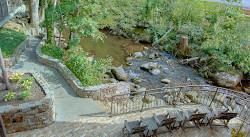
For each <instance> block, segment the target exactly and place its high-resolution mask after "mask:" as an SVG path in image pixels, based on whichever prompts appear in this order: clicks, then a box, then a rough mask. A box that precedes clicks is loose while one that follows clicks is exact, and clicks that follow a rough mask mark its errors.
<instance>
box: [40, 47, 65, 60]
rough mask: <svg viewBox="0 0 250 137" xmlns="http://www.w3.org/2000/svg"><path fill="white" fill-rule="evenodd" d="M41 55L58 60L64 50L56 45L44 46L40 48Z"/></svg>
mask: <svg viewBox="0 0 250 137" xmlns="http://www.w3.org/2000/svg"><path fill="white" fill-rule="evenodd" d="M41 51H42V53H43V54H45V55H48V56H51V57H54V58H57V59H59V60H61V59H62V57H63V55H64V50H63V49H61V48H60V47H58V46H56V45H51V44H46V45H44V46H43V47H42V48H41Z"/></svg>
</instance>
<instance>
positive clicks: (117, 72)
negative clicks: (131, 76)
mask: <svg viewBox="0 0 250 137" xmlns="http://www.w3.org/2000/svg"><path fill="white" fill-rule="evenodd" d="M111 71H112V73H113V74H114V76H115V78H116V79H117V80H119V81H126V80H127V79H128V74H127V73H126V72H125V71H124V69H123V68H122V67H116V68H113V69H112V70H111Z"/></svg>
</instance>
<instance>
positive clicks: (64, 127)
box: [8, 106, 250, 137]
mask: <svg viewBox="0 0 250 137" xmlns="http://www.w3.org/2000/svg"><path fill="white" fill-rule="evenodd" d="M195 107H196V106H182V107H178V108H179V109H181V108H188V109H195ZM169 109H175V108H161V109H153V110H148V111H144V112H141V113H140V112H138V113H133V114H127V115H121V116H114V117H111V118H110V117H95V118H88V119H82V120H78V121H72V122H55V123H54V124H52V125H50V126H48V127H45V128H43V129H36V130H30V131H25V132H20V133H14V134H9V135H8V137H44V136H47V137H120V136H123V133H122V128H123V123H124V120H128V121H133V120H139V119H140V117H144V118H145V117H151V116H152V114H153V113H156V114H164V113H166V112H167V110H169ZM214 123H218V121H215V122H214ZM239 123H240V120H239V119H237V118H235V119H232V120H231V121H230V123H229V129H227V128H225V127H214V128H213V129H211V128H210V127H209V126H202V127H201V130H200V129H198V128H194V127H192V128H186V130H185V132H184V131H183V130H182V129H174V130H173V134H171V133H170V132H165V130H166V129H165V127H163V128H160V129H159V130H158V133H159V135H158V137H184V136H185V137H230V136H231V134H230V132H231V131H230V129H231V128H232V127H236V126H237V125H238V124H239ZM186 126H190V123H188V124H187V125H186ZM249 128H250V126H249V125H246V124H245V125H244V126H243V129H242V131H244V132H249V130H250V129H249ZM137 136H139V135H133V137H137ZM247 136H249V133H248V135H247Z"/></svg>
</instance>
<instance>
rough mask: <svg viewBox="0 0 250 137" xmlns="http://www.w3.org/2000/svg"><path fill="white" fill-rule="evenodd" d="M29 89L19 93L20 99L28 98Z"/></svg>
mask: <svg viewBox="0 0 250 137" xmlns="http://www.w3.org/2000/svg"><path fill="white" fill-rule="evenodd" d="M30 95H31V93H30V91H29V90H23V91H22V93H21V94H20V95H19V98H20V99H26V98H30Z"/></svg>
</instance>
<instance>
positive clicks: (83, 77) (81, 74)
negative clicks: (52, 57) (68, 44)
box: [65, 48, 112, 86]
mask: <svg viewBox="0 0 250 137" xmlns="http://www.w3.org/2000/svg"><path fill="white" fill-rule="evenodd" d="M111 61H112V59H111V58H109V57H108V58H106V59H94V60H93V61H90V60H89V58H88V57H87V53H85V52H84V51H83V50H82V49H81V48H73V49H71V50H70V51H69V52H68V57H67V60H66V62H65V64H66V65H67V67H68V68H69V69H70V70H71V71H72V72H73V73H74V74H75V75H76V77H78V78H79V80H80V81H81V83H82V84H83V86H94V85H99V84H102V80H103V77H104V73H105V72H106V71H107V69H108V68H109V67H110V66H111Z"/></svg>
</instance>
